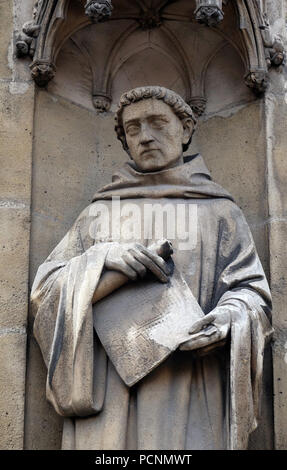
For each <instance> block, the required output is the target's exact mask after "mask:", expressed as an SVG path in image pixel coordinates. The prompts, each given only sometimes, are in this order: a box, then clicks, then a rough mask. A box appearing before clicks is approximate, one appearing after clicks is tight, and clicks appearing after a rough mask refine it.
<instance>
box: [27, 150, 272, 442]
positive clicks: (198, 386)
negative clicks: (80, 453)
mask: <svg viewBox="0 0 287 470" xmlns="http://www.w3.org/2000/svg"><path fill="white" fill-rule="evenodd" d="M116 196H117V197H120V198H121V200H126V201H132V202H133V203H138V202H142V201H143V199H144V198H147V199H151V200H153V201H156V202H159V203H166V202H169V203H175V202H178V201H181V202H183V203H184V204H196V205H197V224H198V239H197V243H196V246H195V248H194V249H192V250H190V251H183V252H180V251H179V250H177V244H176V242H175V250H174V255H173V259H174V262H175V265H176V267H177V268H178V269H179V270H180V272H181V274H182V275H183V277H184V279H185V281H186V282H187V284H188V286H189V287H190V289H191V290H192V292H193V294H194V296H195V297H196V299H197V301H198V303H199V304H200V306H201V308H202V310H203V312H204V313H205V314H207V313H209V312H210V311H211V310H213V309H215V308H218V307H219V306H225V307H226V308H229V309H230V311H231V312H232V313H233V314H234V315H233V316H232V318H233V319H232V323H231V330H230V337H229V339H228V342H227V343H226V345H225V346H224V347H221V348H218V349H217V350H214V351H213V352H210V353H209V354H207V355H200V354H199V353H198V352H194V351H180V350H176V351H175V352H174V353H173V354H171V356H170V357H169V358H168V359H167V360H165V361H164V362H163V363H162V364H161V365H159V366H158V367H157V368H156V369H155V370H153V371H152V372H151V373H150V374H149V375H148V376H146V377H144V378H143V379H142V380H141V381H139V382H138V383H137V384H135V385H133V386H132V387H130V388H129V387H127V386H126V385H125V384H124V382H123V381H122V380H121V378H120V377H119V375H118V374H117V372H116V370H115V368H114V366H113V364H112V363H111V361H110V360H109V358H108V357H107V355H106V353H105V350H104V348H103V347H102V345H101V343H100V341H99V338H98V337H97V334H96V332H95V331H94V328H93V315H96V314H97V304H96V303H95V304H94V305H93V304H92V298H93V294H94V292H95V290H96V288H97V285H98V283H99V280H100V278H101V275H102V273H103V271H104V269H105V267H104V265H105V257H106V254H107V252H108V249H109V248H110V247H111V244H112V243H113V242H114V241H113V240H108V241H96V242H95V239H94V238H93V237H92V236H91V233H90V227H91V223H94V222H95V221H94V219H95V215H93V211H91V209H93V206H94V204H96V203H97V202H99V201H105V202H106V203H107V204H108V205H110V204H111V199H112V198H113V197H116ZM142 243H143V244H146V245H147V243H146V241H145V240H142ZM155 282H158V281H156V280H155ZM136 288H137V286H136V282H135V283H134V289H136ZM110 295H113V294H110ZM32 306H33V311H34V312H35V321H34V335H35V337H36V339H37V341H38V344H39V346H40V348H41V351H42V354H43V358H44V361H45V364H46V366H47V384H46V394H47V399H48V400H49V401H50V402H51V403H52V405H53V406H54V408H55V410H56V411H57V412H58V413H59V414H60V415H62V416H64V417H65V420H64V428H63V441H62V448H63V449H95V450H103V449H115V450H122V449H164V450H166V449H188V450H192V449H245V448H246V447H247V445H248V437H249V434H250V433H251V432H252V431H253V430H254V429H255V428H256V426H257V418H258V414H259V403H260V388H261V379H262V370H263V354H264V347H265V343H266V340H267V339H268V338H269V337H270V335H271V334H272V327H271V326H270V322H269V320H270V309H271V297H270V292H269V288H268V284H267V281H266V278H265V275H264V272H263V269H262V266H261V263H260V261H259V258H258V255H257V253H256V249H255V246H254V242H253V239H252V236H251V233H250V230H249V227H248V225H247V223H246V221H245V218H244V216H243V214H242V212H241V210H240V209H239V208H238V207H237V206H236V204H235V203H234V202H233V199H232V197H231V196H230V195H229V194H228V193H227V192H226V191H225V190H224V189H223V188H221V187H220V186H219V185H217V184H216V183H214V182H213V181H212V180H211V178H210V174H209V172H208V170H207V168H206V167H205V164H204V162H203V159H202V157H201V156H200V155H195V156H192V157H189V158H187V159H186V162H185V163H184V164H183V165H180V166H178V167H174V168H171V169H168V170H162V171H158V172H154V173H140V172H139V171H137V170H136V169H135V167H134V166H133V164H132V163H127V164H126V165H125V166H124V168H123V169H122V170H120V171H119V172H118V173H117V174H115V175H114V177H113V180H112V183H110V184H108V185H107V186H105V187H104V188H102V189H101V190H100V191H98V193H96V195H95V197H94V200H93V202H92V204H91V205H90V206H88V207H87V208H86V209H85V210H84V211H83V212H82V213H81V214H80V216H79V217H78V218H77V220H76V222H75V223H74V225H73V227H72V228H71V229H70V231H69V232H68V233H67V234H66V236H65V237H64V238H63V240H62V241H61V242H60V243H59V244H58V246H57V247H56V248H55V249H54V251H53V252H52V253H51V254H50V255H49V257H48V258H47V259H46V261H45V262H44V263H43V264H42V265H41V266H40V267H39V269H38V272H37V275H36V278H35V280H34V284H33V287H32Z"/></svg>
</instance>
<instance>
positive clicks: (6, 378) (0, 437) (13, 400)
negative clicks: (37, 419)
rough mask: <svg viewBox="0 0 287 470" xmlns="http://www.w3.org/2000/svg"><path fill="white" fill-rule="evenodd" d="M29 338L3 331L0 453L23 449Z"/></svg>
mask: <svg viewBox="0 0 287 470" xmlns="http://www.w3.org/2000/svg"><path fill="white" fill-rule="evenodd" d="M25 364H26V334H25V330H24V329H20V328H0V365H1V366H0V383H1V387H0V449H1V450H4V449H5V450H8V449H22V448H23V438H24V397H25Z"/></svg>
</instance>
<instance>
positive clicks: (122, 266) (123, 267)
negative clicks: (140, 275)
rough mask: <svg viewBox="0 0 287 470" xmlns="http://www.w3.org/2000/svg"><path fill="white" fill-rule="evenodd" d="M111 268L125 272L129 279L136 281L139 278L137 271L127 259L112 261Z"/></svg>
mask: <svg viewBox="0 0 287 470" xmlns="http://www.w3.org/2000/svg"><path fill="white" fill-rule="evenodd" d="M109 269H111V270H114V271H119V272H121V273H122V274H125V276H127V277H128V278H129V279H131V280H132V281H135V280H136V279H137V272H136V271H135V270H134V269H133V268H131V267H130V266H129V265H128V264H127V263H126V262H125V261H119V262H111V263H110V265H109Z"/></svg>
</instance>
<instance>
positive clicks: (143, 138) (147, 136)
mask: <svg viewBox="0 0 287 470" xmlns="http://www.w3.org/2000/svg"><path fill="white" fill-rule="evenodd" d="M153 140H154V139H153V136H152V135H151V133H150V131H149V128H148V127H147V126H142V128H141V134H140V143H141V144H147V143H149V142H153Z"/></svg>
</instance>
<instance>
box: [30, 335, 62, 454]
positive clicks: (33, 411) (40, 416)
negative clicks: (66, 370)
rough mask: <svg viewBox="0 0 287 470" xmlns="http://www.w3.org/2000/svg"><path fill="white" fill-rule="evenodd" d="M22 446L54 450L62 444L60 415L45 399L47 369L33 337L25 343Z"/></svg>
mask: <svg viewBox="0 0 287 470" xmlns="http://www.w3.org/2000/svg"><path fill="white" fill-rule="evenodd" d="M28 358H29V359H28V368H27V380H26V406H25V408H26V412H25V438H24V448H25V449H29V450H57V449H60V448H61V439H62V429H63V419H62V418H61V417H60V416H59V415H57V414H56V413H55V411H54V409H53V407H52V406H51V405H50V404H49V403H48V402H47V399H46V394H45V389H46V379H47V369H46V366H45V364H44V361H43V359H42V354H41V352H40V349H39V347H38V345H37V344H36V341H35V339H34V338H30V340H29V347H28Z"/></svg>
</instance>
